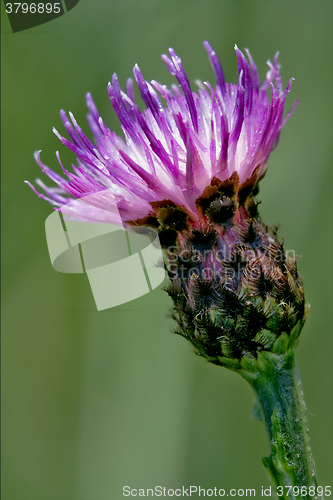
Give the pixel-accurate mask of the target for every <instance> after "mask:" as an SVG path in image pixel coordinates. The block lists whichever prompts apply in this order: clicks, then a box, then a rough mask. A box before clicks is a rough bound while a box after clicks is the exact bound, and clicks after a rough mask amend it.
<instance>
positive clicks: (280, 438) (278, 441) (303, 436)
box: [241, 349, 321, 500]
mask: <svg viewBox="0 0 333 500" xmlns="http://www.w3.org/2000/svg"><path fill="white" fill-rule="evenodd" d="M242 367H243V369H242V370H241V375H242V376H243V377H244V378H245V379H246V380H247V381H248V382H249V383H250V384H251V386H252V388H253V389H254V392H255V394H256V397H257V400H258V402H259V403H260V409H261V419H262V420H263V421H264V422H265V424H266V427H267V431H268V435H269V439H270V443H271V450H272V453H271V454H270V455H269V456H268V457H265V458H263V464H264V466H265V467H266V469H268V472H269V473H270V475H271V477H272V479H273V481H274V483H275V484H276V486H277V487H278V488H277V493H278V496H279V498H284V499H286V500H290V499H293V500H294V499H303V500H304V499H308V500H310V499H312V500H313V499H315V498H316V499H318V498H321V495H320V493H321V491H320V490H321V488H319V491H318V489H317V486H318V485H317V480H316V471H315V465H314V460H313V458H312V452H311V448H310V444H309V437H308V429H307V426H306V417H305V403H304V399H303V391H302V385H301V379H300V375H299V372H298V369H297V366H296V363H295V356H294V353H293V350H292V349H290V350H288V351H287V352H286V353H284V354H273V353H268V352H262V353H261V354H260V355H259V356H258V360H257V362H252V361H250V360H249V362H247V361H245V362H242ZM302 486H303V490H302V489H301V487H302ZM290 487H292V488H290ZM310 487H311V489H310Z"/></svg>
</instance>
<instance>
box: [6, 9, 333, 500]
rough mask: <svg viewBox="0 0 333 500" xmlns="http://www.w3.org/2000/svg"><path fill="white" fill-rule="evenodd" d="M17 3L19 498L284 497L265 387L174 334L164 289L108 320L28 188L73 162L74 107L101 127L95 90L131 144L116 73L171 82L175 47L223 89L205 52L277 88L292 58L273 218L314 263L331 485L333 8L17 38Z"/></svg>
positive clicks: (9, 208)
mask: <svg viewBox="0 0 333 500" xmlns="http://www.w3.org/2000/svg"><path fill="white" fill-rule="evenodd" d="M3 7H4V5H3V4H2V5H1V8H2V14H4V15H3V16H2V69H3V73H2V125H3V127H2V129H3V130H2V202H3V213H2V238H3V251H2V275H3V276H2V279H3V315H2V327H3V328H2V499H3V500H118V499H121V498H123V497H122V487H123V486H125V485H128V486H130V487H131V488H152V487H154V486H156V485H161V486H165V487H167V488H177V487H181V486H182V485H184V486H190V485H191V484H192V485H200V486H201V487H204V488H214V487H215V486H216V487H217V488H224V489H226V490H228V489H230V488H236V489H238V488H256V489H257V496H259V493H260V492H259V490H260V489H261V486H262V485H264V486H265V487H268V486H269V485H270V480H269V479H268V477H267V475H266V472H265V470H264V468H263V466H262V465H261V458H262V457H263V456H264V455H266V454H268V453H269V444H268V438H267V436H266V433H265V429H264V428H263V425H262V423H261V422H259V421H255V420H252V419H250V412H251V408H252V403H253V395H252V392H251V388H250V387H249V386H247V384H246V382H245V381H244V380H243V379H242V378H241V377H240V376H238V375H237V374H234V373H232V372H229V371H227V370H225V369H222V368H218V367H215V366H213V365H209V364H208V363H205V362H204V360H203V359H201V358H199V357H197V356H195V355H194V354H193V353H192V348H191V346H190V344H188V343H187V342H186V341H185V340H183V339H182V338H180V337H177V336H175V335H172V334H171V333H170V329H171V328H172V326H173V322H172V320H171V319H169V318H168V317H167V313H168V310H169V308H170V307H171V301H170V300H169V298H168V296H167V295H166V293H165V292H163V291H162V290H160V289H157V290H155V291H154V292H152V293H150V294H148V295H146V296H144V297H141V298H140V299H137V300H135V301H133V302H131V303H128V304H124V305H122V306H119V307H116V308H113V309H109V310H105V311H102V312H97V310H96V307H95V304H94V300H93V296H92V293H91V291H90V287H89V284H88V280H87V277H86V276H85V275H66V274H60V273H57V272H55V271H54V270H53V269H52V267H51V264H50V260H49V256H48V251H47V247H46V241H45V232H44V222H45V219H46V218H47V216H48V215H49V214H50V213H51V211H52V210H51V207H50V206H49V205H48V204H47V203H46V202H43V201H41V200H39V199H38V198H37V197H36V196H35V195H34V194H33V193H32V192H31V190H30V189H29V188H28V187H27V186H26V185H25V184H23V180H24V179H30V180H33V179H34V178H35V177H37V176H39V175H40V171H39V168H38V167H37V165H36V164H35V162H34V160H33V156H32V153H33V151H35V150H36V149H42V150H43V152H42V160H43V161H44V163H46V164H48V165H50V166H51V167H52V166H53V167H54V166H55V165H56V159H55V155H54V151H55V150H57V149H60V152H61V155H62V158H63V160H64V161H65V164H66V165H68V166H69V165H70V162H72V161H73V160H74V156H72V155H71V153H70V152H68V151H66V148H65V147H64V146H62V145H61V144H59V141H58V139H57V138H56V137H55V136H54V135H53V134H52V132H51V127H52V126H53V125H54V126H56V127H57V128H59V130H61V131H62V127H61V122H60V118H59V115H58V111H59V109H60V108H64V109H65V110H66V111H69V110H70V111H72V112H73V113H74V115H75V117H76V119H77V120H78V122H79V124H81V126H82V127H83V129H84V130H87V126H86V122H85V114H86V108H85V101H84V95H85V93H86V92H87V91H90V92H91V93H92V94H93V97H94V99H95V102H96V104H97V106H98V107H99V110H100V112H101V114H102V116H103V117H104V119H105V121H106V122H107V124H108V125H109V127H110V128H111V129H113V130H116V131H117V132H120V127H119V124H118V121H117V119H116V116H115V113H114V112H113V110H112V107H111V104H110V102H109V99H108V96H107V91H106V85H107V82H108V81H109V80H110V79H111V76H112V73H113V72H117V74H118V76H119V79H120V83H121V85H122V86H124V85H125V81H126V78H127V77H128V76H131V71H132V67H133V66H134V64H135V63H136V62H137V63H138V64H139V65H140V67H141V70H142V72H143V74H144V76H145V78H146V79H148V80H150V79H153V78H154V79H155V80H157V81H160V82H161V83H167V84H170V83H172V82H173V78H172V76H171V75H169V73H168V72H167V70H166V67H165V65H164V63H163V62H162V61H161V60H160V54H161V53H165V52H166V51H167V49H168V47H169V46H172V47H174V48H175V50H176V51H177V52H178V54H179V55H180V56H181V58H182V60H183V64H184V67H185V69H186V70H187V72H188V76H189V79H190V82H192V83H193V82H194V80H195V79H196V78H200V79H202V80H206V79H208V80H209V81H211V82H212V81H213V80H214V78H213V75H212V71H211V68H210V65H209V62H208V59H207V57H206V53H205V50H204V48H203V46H202V41H203V40H205V39H207V40H209V41H210V43H211V44H212V45H213V47H214V48H215V50H216V52H217V53H218V55H219V56H220V59H221V61H222V63H223V67H224V71H225V75H226V79H227V80H228V81H234V82H235V81H236V78H237V76H236V75H237V70H236V57H235V54H234V50H233V46H234V44H235V43H237V45H238V46H239V47H240V48H241V49H243V48H244V47H248V48H249V49H250V50H251V53H252V55H253V57H254V59H255V61H256V63H257V65H258V69H259V71H260V75H261V77H262V78H263V76H264V73H265V71H266V64H265V62H266V60H267V59H268V58H271V59H272V58H273V56H274V53H275V52H276V51H277V50H280V62H281V64H282V78H283V81H284V84H285V85H286V83H287V82H288V80H289V78H290V77H295V79H296V80H295V82H294V84H293V87H292V92H291V95H289V96H288V100H287V109H290V108H291V106H292V104H293V102H294V101H295V100H296V99H299V100H300V104H299V106H298V108H297V110H296V112H295V114H294V115H293V117H292V118H291V120H290V121H289V122H288V124H287V125H286V127H285V128H284V130H283V132H282V134H281V140H280V144H279V146H278V148H277V149H276V150H275V151H274V153H273V154H272V156H271V158H270V161H269V171H268V174H267V176H266V178H265V179H264V181H263V182H262V186H261V192H260V197H259V198H260V199H261V200H262V202H263V203H262V205H261V208H260V210H261V215H262V218H263V220H264V221H265V222H266V223H267V224H281V229H280V233H279V234H280V237H283V238H284V241H285V246H286V248H287V249H294V250H295V251H296V253H297V254H298V255H299V256H300V259H299V269H300V272H301V274H302V276H303V279H304V284H305V291H306V297H307V300H308V302H310V304H311V308H312V312H311V315H310V318H309V320H308V322H307V324H306V326H305V328H304V330H303V333H302V335H301V342H300V345H299V347H298V348H297V359H298V364H299V368H300V372H301V376H302V378H303V383H304V392H305V399H306V403H307V418H308V424H309V428H310V436H311V443H312V447H313V452H314V457H315V460H316V465H317V472H318V480H319V484H320V485H323V486H325V485H330V484H332V470H333V457H332V447H333V440H332V432H333V431H332V430H333V425H332V424H333V382H332V379H333V347H332V309H333V307H332V298H333V294H332V281H333V279H332V278H333V272H332V232H331V228H332V148H331V144H332V76H333V75H332V55H333V54H332V46H333V43H332V42H333V40H332V19H333V16H332V14H333V12H332V11H333V9H332V7H333V5H332V2H331V1H316V2H314V1H281V0H280V1H270V0H267V1H248V0H247V1H241V0H239V1H229V0H224V1H211V0H205V1H203V0H202V1H197V0H192V1H191V0H183V1H172V0H164V1H162V0H146V1H141V0H135V1H132V0H122V1H120V0H119V1H116V0H113V1H96V0H80V2H79V4H78V6H76V7H75V8H74V9H73V10H72V11H70V12H69V13H68V14H66V15H64V16H62V17H60V18H58V19H56V20H54V21H52V22H50V23H47V24H45V25H43V26H40V27H36V28H33V29H30V30H27V31H23V32H21V33H16V34H12V33H11V31H10V26H9V22H8V19H7V17H6V14H5V13H4V8H3ZM194 87H195V85H194V84H193V88H194ZM43 180H45V179H43ZM110 286H112V284H110Z"/></svg>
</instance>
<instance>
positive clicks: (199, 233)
mask: <svg viewBox="0 0 333 500" xmlns="http://www.w3.org/2000/svg"><path fill="white" fill-rule="evenodd" d="M204 45H205V48H206V50H207V52H208V56H209V59H210V62H211V65H212V67H213V70H214V72H215V77H216V87H215V88H213V87H212V86H211V85H210V84H209V83H208V82H205V83H204V84H202V83H201V82H198V85H199V91H198V93H196V92H192V90H191V88H190V84H189V81H188V78H187V75H186V73H185V71H184V69H183V66H182V63H181V60H180V58H179V57H178V56H177V54H176V53H175V52H174V50H173V49H169V54H170V58H169V57H168V56H166V55H163V56H162V59H163V61H164V62H165V63H166V65H167V68H168V70H169V71H170V73H171V74H172V75H174V76H175V77H176V78H177V80H178V83H179V85H180V88H179V87H178V86H176V85H172V86H171V89H169V88H167V87H166V86H164V85H161V84H159V83H157V82H156V81H151V82H150V83H149V82H147V81H145V79H144V78H143V76H142V73H141V71H140V69H139V67H138V66H137V65H136V66H135V67H134V69H133V73H134V77H135V80H136V82H137V85H138V87H139V89H140V92H141V96H142V99H143V101H144V102H145V104H146V106H147V109H146V110H145V111H143V112H141V111H140V110H139V108H138V106H137V105H136V104H135V100H134V93H133V83H132V80H131V79H129V80H128V81H127V85H126V92H123V91H122V90H121V89H120V87H119V84H118V79H117V76H116V75H115V74H114V75H113V78H112V83H109V85H108V93H109V96H110V99H111V103H112V105H113V107H114V110H115V112H116V114H117V116H118V118H119V120H120V122H121V127H122V130H123V133H124V137H125V141H124V140H123V139H121V138H120V137H118V136H117V135H116V134H115V133H114V132H110V130H109V129H108V128H107V127H106V125H105V124H104V122H103V120H102V118H101V117H100V115H99V113H98V111H97V109H96V107H95V105H94V103H93V100H92V98H91V96H90V94H87V105H88V109H89V114H88V122H89V125H90V128H91V130H92V132H93V135H94V138H95V143H96V145H94V144H93V143H92V142H90V140H89V139H88V138H87V137H86V136H85V135H84V133H83V132H82V130H81V128H80V127H79V126H78V124H77V123H76V121H75V119H74V117H73V115H72V114H71V113H70V119H71V122H72V123H70V121H69V120H68V118H67V115H66V114H65V112H64V111H61V112H60V116H61V118H62V121H63V123H64V126H65V129H66V131H67V133H68V135H69V136H70V138H71V141H69V140H68V139H66V138H64V137H62V136H60V134H59V133H58V132H57V131H55V133H56V134H57V135H58V137H59V139H60V140H61V142H62V143H63V144H65V145H66V146H67V147H68V148H70V149H71V150H72V151H73V152H74V153H75V154H76V155H77V162H78V165H77V166H74V165H72V167H73V171H74V173H71V172H68V171H67V170H65V169H64V168H63V166H62V163H61V161H60V157H59V154H58V153H57V158H58V161H59V163H60V165H61V168H62V169H63V171H64V173H65V174H66V176H67V178H68V180H65V179H63V178H62V177H60V176H59V175H58V174H56V173H55V172H53V171H52V170H51V169H50V168H49V167H47V166H45V165H44V164H43V163H42V161H41V159H40V155H39V153H37V155H36V159H37V163H38V164H39V166H40V167H41V168H42V170H43V171H44V172H45V173H46V174H47V175H48V176H49V177H50V178H51V179H52V180H53V181H54V182H55V183H56V184H57V185H58V187H57V188H48V187H46V186H45V185H44V184H43V183H42V182H41V181H40V180H38V181H37V183H38V184H39V185H40V186H41V187H42V188H43V189H44V191H45V195H44V194H43V195H42V194H39V193H37V194H38V195H39V196H40V197H42V198H44V199H46V200H48V201H49V202H50V203H52V204H53V205H55V207H59V206H60V207H61V211H62V212H63V213H65V214H66V213H67V214H69V215H72V216H75V217H76V218H80V219H82V220H90V221H98V222H111V223H116V221H115V219H114V217H115V213H117V214H118V213H119V214H120V217H121V220H122V221H123V222H124V223H125V227H126V226H127V227H130V226H132V227H133V226H136V227H137V226H147V227H151V228H154V229H155V230H157V231H158V233H159V239H160V242H161V245H162V247H163V248H164V249H165V254H166V268H167V270H168V273H169V277H170V279H171V285H170V287H169V289H168V292H169V294H170V295H171V297H172V298H173V301H174V304H175V318H176V319H177V321H178V324H179V331H178V333H180V334H181V335H183V336H184V337H185V338H187V339H188V340H190V341H191V342H192V344H193V345H194V346H195V347H196V350H197V352H198V354H200V355H202V356H204V357H205V358H206V359H208V360H209V361H211V362H213V363H216V364H221V365H225V366H232V367H234V368H235V367H237V366H240V365H239V363H240V361H241V359H242V358H255V357H257V355H258V353H259V352H260V351H262V350H272V351H273V352H283V351H285V350H287V349H289V347H290V346H291V345H293V344H294V343H295V342H296V340H297V337H298V334H299V332H300V330H301V327H302V325H303V323H304V317H305V302H304V293H303V288H302V281H301V280H300V278H299V276H298V274H297V269H296V259H295V257H288V258H287V257H286V256H285V254H284V250H283V246H282V244H280V243H279V241H278V240H277V237H276V231H274V230H270V229H269V228H268V227H267V226H265V225H263V224H262V222H261V220H260V217H259V215H258V211H257V205H258V202H257V201H256V198H255V197H256V195H257V193H258V182H259V181H260V179H261V178H262V177H263V176H264V174H265V171H266V162H267V159H268V157H269V155H270V153H271V151H272V150H273V148H274V147H275V146H276V144H277V142H278V139H279V134H280V131H281V128H282V127H283V125H284V123H285V122H286V120H287V119H288V118H289V116H290V114H291V113H292V111H293V109H292V110H291V112H290V113H289V114H288V115H287V117H286V118H285V119H284V120H283V110H284V104H285V98H286V95H287V93H288V92H289V90H290V87H291V83H292V80H290V81H289V84H288V86H287V88H286V89H285V90H284V91H283V89H282V84H281V79H280V75H279V65H278V63H277V54H276V56H275V58H274V63H273V64H272V63H270V62H268V65H269V71H268V72H267V75H266V79H265V81H264V82H263V84H262V85H260V84H259V78H258V74H257V69H256V66H255V64H254V62H253V60H252V58H251V55H250V53H249V52H248V51H247V56H248V60H249V62H248V61H247V60H246V58H245V56H244V55H243V54H242V52H241V51H240V50H239V49H238V48H237V47H236V56H237V64H238V73H239V78H238V83H237V84H235V85H234V84H229V85H228V84H227V83H226V82H225V79H224V74H223V71H222V67H221V64H220V62H219V60H218V58H217V56H216V54H215V52H214V51H213V49H212V48H211V46H210V45H209V43H208V42H204ZM268 89H269V90H270V92H271V99H270V100H269V98H268V95H267V90H268ZM158 94H160V96H162V98H163V99H164V100H165V101H166V107H164V106H163V104H162V101H161V98H160V96H159V95H158ZM296 104H297V103H296ZM296 104H295V105H294V107H295V106H296ZM30 186H31V184H30ZM31 187H32V188H33V189H34V190H35V188H34V187H33V186H31ZM109 190H112V192H113V193H114V195H115V196H113V197H112V199H110V197H108V194H107V193H108V192H109ZM35 191H36V190H35ZM36 192H37V191H36ZM87 195H89V206H85V205H84V204H81V203H80V204H73V203H69V202H70V201H71V200H73V197H74V198H80V199H83V200H84V198H85V197H86V196H87ZM114 200H116V204H117V211H115V210H114V208H115V207H114ZM73 207H74V208H73ZM118 211H119V212H118Z"/></svg>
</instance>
